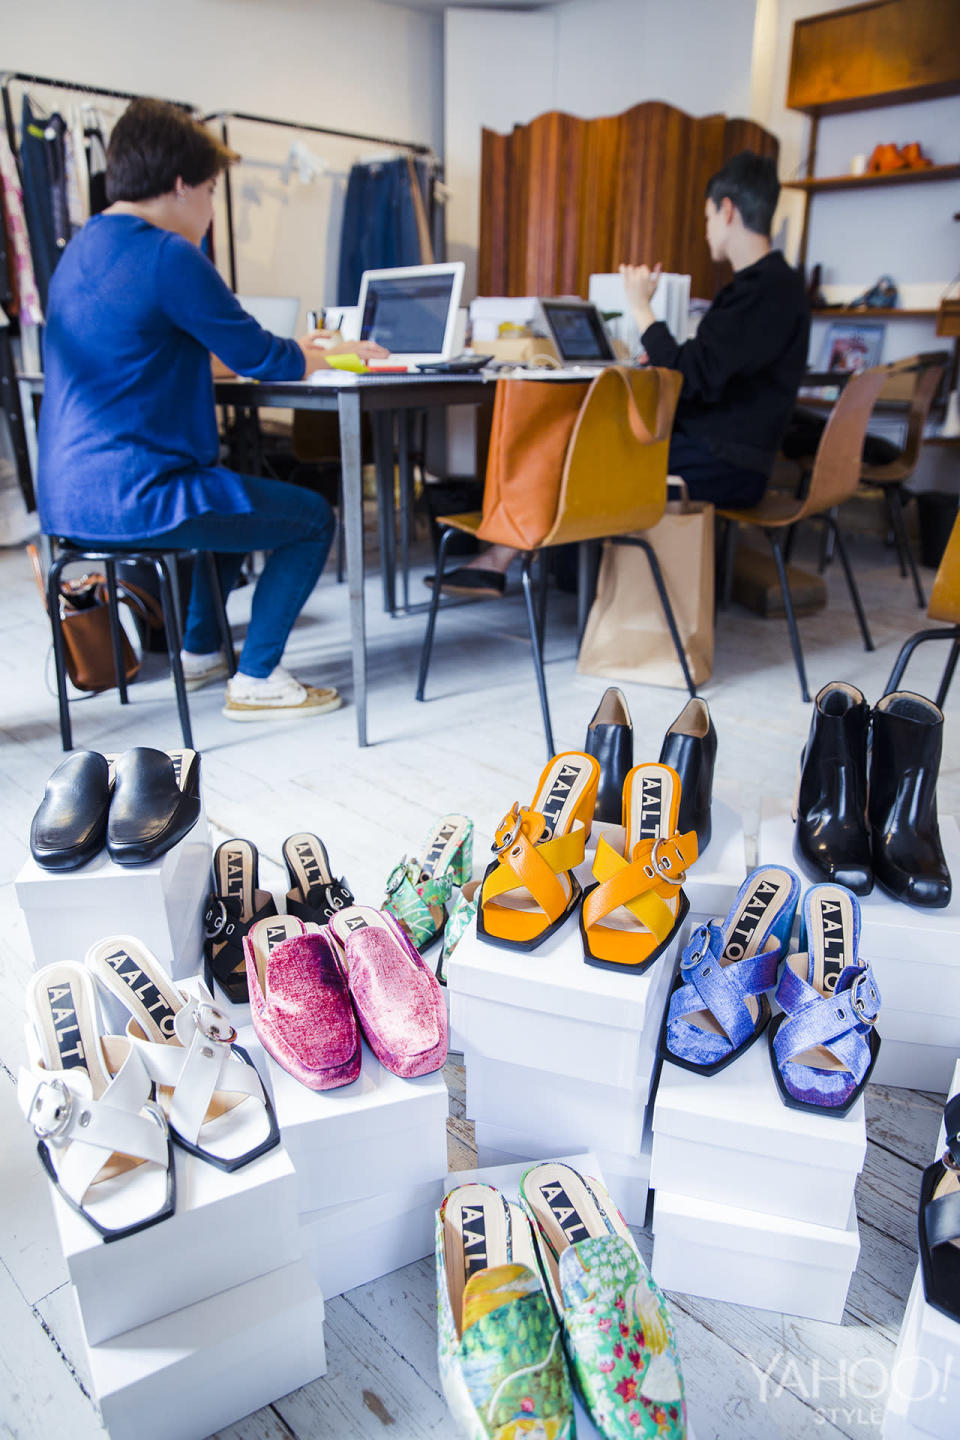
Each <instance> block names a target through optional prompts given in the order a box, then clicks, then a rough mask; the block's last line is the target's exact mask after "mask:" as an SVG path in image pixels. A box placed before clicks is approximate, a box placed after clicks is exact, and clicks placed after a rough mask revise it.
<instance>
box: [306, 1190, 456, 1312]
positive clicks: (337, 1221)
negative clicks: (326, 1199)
mask: <svg viewBox="0 0 960 1440" xmlns="http://www.w3.org/2000/svg"><path fill="white" fill-rule="evenodd" d="M442 1199H443V1181H442V1179H439V1178H438V1179H436V1180H430V1181H428V1183H427V1184H426V1185H413V1186H407V1187H406V1188H405V1189H402V1190H394V1191H391V1192H390V1193H388V1194H386V1195H372V1196H368V1197H367V1199H366V1200H351V1201H349V1202H348V1203H347V1204H345V1205H330V1206H327V1207H326V1208H325V1209H323V1210H311V1211H309V1212H308V1213H307V1214H305V1215H301V1216H300V1234H301V1237H302V1240H303V1250H304V1257H305V1258H306V1261H307V1263H308V1265H309V1266H310V1269H311V1270H312V1272H313V1276H314V1279H315V1280H316V1281H317V1284H318V1285H319V1286H320V1288H321V1290H322V1291H323V1293H324V1295H325V1296H326V1298H327V1299H328V1300H332V1299H333V1297H334V1296H335V1295H342V1294H343V1292H344V1291H345V1290H353V1289H355V1288H356V1286H358V1285H366V1284H367V1283H368V1282H369V1281H371V1280H378V1279H379V1278H380V1276H381V1275H389V1274H390V1272H391V1271H392V1270H399V1269H400V1267H401V1265H409V1264H410V1263H411V1262H412V1261H414V1260H422V1259H423V1258H424V1256H426V1255H432V1254H433V1244H434V1223H433V1222H434V1216H435V1215H436V1213H437V1209H438V1207H439V1205H440V1201H441V1200H442Z"/></svg>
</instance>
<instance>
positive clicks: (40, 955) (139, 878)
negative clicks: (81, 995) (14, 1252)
mask: <svg viewBox="0 0 960 1440" xmlns="http://www.w3.org/2000/svg"><path fill="white" fill-rule="evenodd" d="M209 873H210V844H209V839H208V835H207V827H206V822H205V820H204V818H203V816H201V818H200V820H199V821H198V823H197V825H196V826H194V828H193V829H192V830H191V831H190V833H189V834H188V835H187V836H186V837H185V838H184V839H183V840H182V841H181V842H180V844H179V845H177V846H176V847H175V848H174V849H173V850H170V851H168V853H167V854H166V855H164V856H163V857H162V858H161V859H159V860H157V861H156V862H155V863H153V864H150V865H142V866H136V867H123V866H117V865H114V864H113V863H112V862H111V861H110V860H109V859H108V858H107V856H106V855H105V854H104V855H101V856H99V857H97V858H96V859H94V860H93V861H91V862H90V864H89V865H87V866H85V867H84V868H83V869H82V870H78V871H75V872H73V873H72V874H65V875H53V874H50V873H48V872H47V871H44V870H41V869H40V868H39V867H38V866H36V865H35V864H34V862H33V861H32V860H30V861H28V862H27V863H26V864H25V865H24V867H23V869H22V870H21V872H20V874H19V876H18V878H17V882H16V890H17V898H18V900H19V902H20V904H21V906H22V908H23V911H24V914H25V917H26V921H27V926H28V930H29V933H30V938H31V941H32V944H33V948H34V959H35V963H36V965H37V967H38V968H39V967H40V966H42V965H45V964H48V963H50V962H51V961H54V960H63V959H73V960H78V961H82V959H83V955H84V952H85V950H86V948H87V947H88V945H90V944H92V943H93V942H94V941H95V940H99V939H102V938H103V937H104V936H105V935H107V934H111V933H114V934H115V933H122V932H128V933H131V934H134V935H136V936H138V937H139V938H142V939H143V940H144V942H145V943H146V944H147V945H148V946H149V948H150V949H151V950H152V951H153V952H154V954H155V955H156V956H157V959H158V960H159V961H160V963H161V964H162V965H163V966H164V968H165V969H167V970H168V971H169V972H171V973H172V974H173V975H174V976H175V977H176V978H177V979H181V978H182V977H184V976H186V975H189V974H191V973H193V972H194V971H196V969H197V966H198V963H199V960H200V953H201V936H202V932H201V918H202V914H203V905H204V899H205V896H206V893H207V889H208V885H209ZM116 1004H117V1002H115V1001H112V1000H111V999H110V998H109V997H106V996H105V997H104V1011H105V1014H106V1015H107V1017H108V1019H109V1022H110V1024H111V1026H112V1027H113V1028H114V1029H122V1026H123V1024H124V1020H125V1017H124V1014H123V1011H122V1010H118V1009H117V1008H116ZM174 1156H175V1166H176V1210H175V1213H174V1214H173V1215H172V1216H171V1217H170V1218H169V1219H167V1220H164V1221H162V1222H160V1223H158V1224H156V1225H153V1226H151V1227H150V1228H149V1229H146V1230H142V1231H139V1232H138V1233H137V1234H134V1235H130V1236H127V1237H126V1238H124V1239H122V1240H116V1241H113V1242H111V1243H109V1244H104V1242H103V1241H102V1240H101V1239H100V1238H99V1237H98V1236H97V1234H96V1232H95V1231H94V1230H93V1229H92V1228H91V1227H90V1226H89V1225H88V1224H87V1222H86V1221H85V1220H84V1219H82V1218H81V1217H80V1216H79V1215H77V1214H76V1213H75V1212H74V1211H73V1210H71V1209H70V1207H69V1206H68V1205H67V1204H66V1203H65V1202H64V1201H63V1200H62V1199H61V1197H60V1196H59V1194H57V1193H56V1192H54V1191H53V1190H52V1188H51V1195H52V1198H53V1209H54V1217H55V1220H56V1224H57V1228H58V1231H59V1236H60V1242H61V1245H62V1248H63V1253H64V1256H65V1258H66V1262H67V1270H68V1273H69V1276H70V1280H71V1282H72V1284H73V1287H74V1293H75V1296H76V1300H77V1305H78V1308H79V1312H80V1319H81V1322H82V1328H83V1333H84V1337H85V1340H86V1345H87V1356H88V1362H89V1373H90V1376H91V1379H92V1384H93V1391H94V1395H95V1397H96V1400H97V1403H98V1404H99V1406H100V1411H101V1414H102V1416H103V1421H104V1424H105V1425H106V1426H107V1428H108V1429H109V1431H110V1433H111V1436H112V1440H126V1437H128V1436H129V1437H131V1440H134V1437H135V1440H190V1437H193V1436H196V1437H202V1436H205V1435H209V1434H211V1433H212V1432H213V1431H215V1430H218V1429H221V1428H222V1427H223V1426H225V1425H228V1424H230V1423H232V1422H233V1421H234V1420H237V1419H239V1418H241V1417H242V1416H244V1415H247V1414H249V1413H250V1411H252V1410H256V1409H259V1408H260V1407H261V1406H262V1405H266V1404H268V1403H269V1402H270V1401H272V1400H275V1399H277V1398H278V1397H279V1396H281V1395H286V1394H288V1393H289V1391H291V1390H294V1389H297V1388H298V1387H299V1386H301V1385H304V1384H306V1383H307V1382H308V1381H310V1380H313V1379H315V1378H317V1377H318V1376H320V1375H322V1374H323V1373H324V1371H325V1369H326V1361H325V1357H324V1340H323V1313H324V1304H323V1296H322V1294H321V1292H320V1290H319V1289H318V1287H317V1285H316V1282H315V1281H314V1279H313V1276H312V1275H311V1274H310V1272H309V1270H308V1269H307V1268H306V1267H305V1266H304V1264H303V1259H302V1255H303V1244H302V1236H301V1230H300V1225H299V1216H298V1204H297V1202H298V1190H297V1176H296V1174H295V1172H294V1168H293V1165H292V1163H291V1160H290V1156H289V1155H288V1153H287V1151H286V1149H285V1148H284V1147H283V1145H282V1144H281V1145H279V1146H277V1147H276V1148H275V1149H273V1150H271V1151H269V1152H268V1153H267V1154H266V1155H263V1156H261V1157H260V1158H259V1159H258V1160H255V1161H253V1162H252V1163H251V1164H249V1165H246V1166H244V1167H243V1168H242V1169H240V1170H237V1171H235V1172H234V1173H233V1174H232V1175H231V1174H226V1173H224V1172H223V1171H221V1170H219V1169H217V1168H216V1167H215V1166H212V1165H209V1164H207V1163H205V1162H204V1161H201V1160H198V1159H196V1158H195V1157H193V1156H191V1155H188V1154H186V1152H185V1151H183V1150H181V1149H180V1148H179V1146H174Z"/></svg>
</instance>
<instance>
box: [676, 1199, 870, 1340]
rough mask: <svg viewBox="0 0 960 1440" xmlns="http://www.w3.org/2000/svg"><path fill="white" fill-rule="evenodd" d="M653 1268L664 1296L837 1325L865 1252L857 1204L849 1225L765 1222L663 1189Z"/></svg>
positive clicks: (736, 1209) (765, 1218) (766, 1218)
mask: <svg viewBox="0 0 960 1440" xmlns="http://www.w3.org/2000/svg"><path fill="white" fill-rule="evenodd" d="M653 1236H654V1238H653V1262H652V1265H651V1269H652V1271H653V1277H654V1279H655V1280H656V1282H657V1284H658V1285H659V1286H660V1287H661V1288H662V1289H664V1290H669V1291H672V1292H678V1293H680V1294H685V1295H702V1296H705V1297H707V1298H708V1299H712V1300H727V1301H732V1302H733V1303H734V1304H738V1305H753V1306H756V1307H757V1308H759V1309H762V1310H776V1311H780V1312H783V1313H785V1314H788V1315H802V1316H804V1317H806V1318H807V1319H810V1320H829V1321H832V1322H833V1323H834V1324H838V1323H839V1322H840V1319H841V1318H842V1316H843V1308H844V1305H845V1304H846V1297H847V1290H848V1288H849V1285H850V1278H851V1276H852V1275H853V1272H854V1270H855V1269H856V1265H857V1257H858V1256H859V1253H860V1236H859V1231H858V1228H857V1217H856V1211H855V1209H854V1206H853V1202H852V1200H851V1202H850V1206H849V1209H848V1214H847V1223H846V1225H844V1226H840V1227H834V1226H829V1225H815V1224H811V1223H810V1222H809V1221H805V1220H789V1219H786V1218H784V1217H783V1216H779V1215H764V1214H760V1213H758V1212H757V1211H755V1210H744V1209H742V1208H739V1207H735V1206H732V1205H720V1204H717V1203H715V1202H714V1201H710V1200H694V1199H691V1198H690V1197H689V1196H687V1195H677V1194H674V1193H672V1192H670V1191H668V1190H663V1189H661V1188H660V1187H659V1186H658V1187H657V1189H656V1192H655V1195H654V1202H653Z"/></svg>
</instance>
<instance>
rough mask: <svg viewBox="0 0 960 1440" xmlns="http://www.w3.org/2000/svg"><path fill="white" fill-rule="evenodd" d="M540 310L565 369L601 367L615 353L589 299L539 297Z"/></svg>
mask: <svg viewBox="0 0 960 1440" xmlns="http://www.w3.org/2000/svg"><path fill="white" fill-rule="evenodd" d="M540 313H541V315H542V317H543V322H544V326H545V328H546V331H547V334H548V335H549V336H550V339H551V340H552V341H553V343H554V345H555V346H556V349H557V354H558V355H559V357H560V363H561V365H562V366H563V367H564V368H565V369H572V370H603V369H604V368H605V367H606V366H607V365H616V364H617V357H616V353H615V351H614V348H613V345H612V344H611V342H610V336H609V335H608V334H607V327H606V326H605V325H604V323H603V317H602V316H601V314H600V311H599V310H598V309H597V307H596V305H593V304H591V303H590V301H589V300H551V299H543V298H541V300H540Z"/></svg>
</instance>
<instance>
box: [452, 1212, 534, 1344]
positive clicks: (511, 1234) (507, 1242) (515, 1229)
mask: <svg viewBox="0 0 960 1440" xmlns="http://www.w3.org/2000/svg"><path fill="white" fill-rule="evenodd" d="M443 1254H444V1264H445V1267H446V1272H447V1288H448V1291H449V1294H450V1304H451V1306H452V1308H453V1314H454V1319H455V1321H456V1325H457V1334H458V1335H462V1334H463V1328H464V1327H463V1318H464V1317H463V1292H464V1289H465V1288H466V1284H467V1281H468V1280H470V1279H471V1278H472V1277H473V1276H474V1275H478V1274H479V1273H480V1271H481V1270H493V1269H495V1268H496V1267H497V1266H499V1265H526V1266H527V1267H528V1268H529V1269H530V1270H532V1271H533V1273H534V1274H535V1275H536V1274H537V1259H536V1254H535V1251H534V1245H533V1236H532V1235H531V1233H530V1223H529V1221H528V1220H527V1217H526V1215H524V1213H523V1211H522V1210H521V1209H520V1208H519V1207H518V1206H516V1205H511V1204H509V1202H508V1201H507V1200H505V1199H504V1197H503V1196H502V1195H501V1193H500V1191H499V1190H495V1189H494V1188H493V1186H491V1185H460V1186H459V1187H458V1188H457V1189H456V1190H452V1191H451V1192H450V1193H449V1195H448V1196H447V1197H446V1200H445V1201H444V1212H443Z"/></svg>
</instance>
